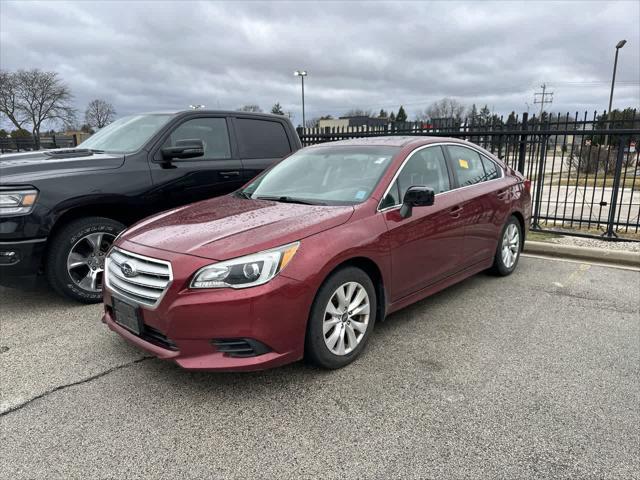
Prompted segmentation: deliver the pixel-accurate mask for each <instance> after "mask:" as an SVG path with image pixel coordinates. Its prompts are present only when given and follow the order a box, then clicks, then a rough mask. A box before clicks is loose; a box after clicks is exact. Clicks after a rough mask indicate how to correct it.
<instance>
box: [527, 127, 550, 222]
mask: <svg viewBox="0 0 640 480" xmlns="http://www.w3.org/2000/svg"><path fill="white" fill-rule="evenodd" d="M546 160H547V135H541V136H540V160H539V161H538V176H537V177H536V198H535V202H534V210H533V218H532V219H531V224H532V225H531V226H532V228H534V229H537V230H542V228H541V227H540V223H539V221H540V204H541V203H542V185H543V183H544V167H545V163H546Z"/></svg>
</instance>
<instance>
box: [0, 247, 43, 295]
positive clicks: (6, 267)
mask: <svg viewBox="0 0 640 480" xmlns="http://www.w3.org/2000/svg"><path fill="white" fill-rule="evenodd" d="M46 243H47V239H46V238H39V239H35V240H21V241H11V242H3V241H0V285H2V286H5V287H12V288H21V287H28V286H30V285H32V284H33V282H34V281H35V278H36V275H37V274H38V272H39V271H40V269H41V267H42V259H43V256H44V251H45V247H46Z"/></svg>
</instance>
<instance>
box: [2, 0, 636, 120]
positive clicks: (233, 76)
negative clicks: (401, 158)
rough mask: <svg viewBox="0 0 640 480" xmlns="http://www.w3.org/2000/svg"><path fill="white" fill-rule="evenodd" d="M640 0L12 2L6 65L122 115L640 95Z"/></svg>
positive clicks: (559, 103)
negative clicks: (52, 75)
mask: <svg viewBox="0 0 640 480" xmlns="http://www.w3.org/2000/svg"><path fill="white" fill-rule="evenodd" d="M639 19H640V2H638V1H637V0H636V1H620V2H613V1H611V2H610V1H593V2H579V1H571V2H553V1H545V2H526V3H525V2H522V3H520V2H516V1H503V2H495V3H493V2H492V3H490V2H460V3H454V2H407V3H400V2H394V3H379V2H335V3H329V2H322V3H320V2H318V3H314V2H295V3H289V2H275V1H274V2H265V3H259V2H250V3H240V2H207V3H195V2H194V3H190V2H177V1H176V2H170V1H162V2H160V1H158V2H134V1H128V2H116V1H105V2H99V3H91V2H75V3H73V2H54V1H47V2H42V3H38V2H8V1H2V2H1V3H0V34H1V37H0V38H1V45H0V65H1V67H2V68H3V69H8V70H15V69H20V68H25V69H27V68H40V69H44V70H54V71H57V72H59V74H60V75H61V77H62V78H63V79H64V81H65V82H66V83H67V84H68V85H69V86H70V87H71V90H72V92H73V94H74V96H75V103H76V107H77V108H78V109H79V110H80V111H81V112H84V108H85V106H86V104H87V102H88V101H89V100H91V99H93V98H104V99H106V100H108V101H110V102H111V103H113V104H114V106H115V107H116V110H117V111H118V114H119V115H124V114H128V113H133V112H140V111H149V110H160V109H168V108H171V109H180V108H184V107H186V106H187V105H189V104H192V103H199V104H205V105H206V106H207V107H210V108H225V109H236V108H238V107H240V106H241V105H243V104H248V103H255V104H258V105H260V106H261V107H262V108H263V109H264V110H265V111H266V110H269V109H270V108H271V106H272V105H273V104H274V103H275V102H280V103H281V104H282V106H283V108H284V110H285V111H291V112H292V114H293V115H294V121H295V122H299V121H300V118H301V114H300V103H301V102H300V80H299V78H296V77H294V76H293V71H294V70H295V69H298V68H303V69H306V70H307V71H308V72H309V75H308V77H307V78H306V81H305V94H306V108H307V118H310V117H315V116H319V115H322V114H333V115H336V114H338V115H339V114H342V113H344V112H345V111H346V110H348V109H350V108H356V107H359V108H365V109H371V110H374V111H378V110H380V108H385V109H387V110H389V109H394V110H397V108H398V106H399V105H400V104H404V106H405V108H406V110H407V111H408V113H409V116H410V118H413V116H414V115H415V114H416V113H418V112H419V111H420V110H424V108H425V107H426V106H428V104H429V103H430V102H432V101H434V100H437V99H439V98H442V97H445V96H449V97H455V98H457V99H458V100H460V101H461V102H463V103H465V104H471V103H476V104H478V105H482V104H485V103H486V104H488V105H489V107H490V108H493V109H494V110H495V111H496V112H497V113H505V114H506V113H508V112H509V111H511V110H516V111H518V112H522V111H526V110H527V105H526V102H528V103H529V104H530V110H531V112H533V110H534V109H536V108H537V107H538V106H534V105H533V104H532V102H533V98H534V96H533V94H534V92H535V91H538V90H539V85H540V84H542V83H543V82H546V83H547V84H548V85H550V90H552V91H553V92H554V103H553V106H552V107H551V108H550V110H552V111H554V112H566V111H572V112H575V111H576V110H581V111H584V110H590V111H593V110H602V109H605V108H606V107H607V103H608V99H609V88H610V82H611V73H612V68H613V57H614V53H615V44H616V43H617V42H618V41H619V40H620V39H623V38H625V39H626V40H627V41H628V43H627V45H626V46H625V47H624V48H623V49H622V50H621V51H620V59H619V62H618V76H617V78H618V83H617V86H616V92H615V96H614V108H615V107H627V106H634V107H640V30H639V28H640V22H639Z"/></svg>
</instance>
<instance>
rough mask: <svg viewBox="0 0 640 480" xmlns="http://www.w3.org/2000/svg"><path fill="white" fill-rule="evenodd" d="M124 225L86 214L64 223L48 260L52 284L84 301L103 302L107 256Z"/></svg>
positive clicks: (55, 236)
mask: <svg viewBox="0 0 640 480" xmlns="http://www.w3.org/2000/svg"><path fill="white" fill-rule="evenodd" d="M124 229H125V226H124V225H123V224H122V223H120V222H116V221H115V220H111V219H110V218H104V217H85V218H79V219H77V220H73V221H72V222H70V223H69V224H67V225H65V226H63V227H62V228H61V229H60V230H59V231H58V232H57V233H56V234H55V235H54V237H53V238H52V239H51V240H50V244H49V249H48V252H47V255H46V260H45V274H46V277H47V280H48V282H49V285H51V287H52V288H53V289H54V290H55V291H56V292H57V293H59V294H60V295H62V296H65V297H68V298H71V299H73V300H77V301H79V302H82V303H97V302H100V301H102V277H103V272H104V258H105V256H106V254H107V251H108V250H109V248H110V247H111V244H112V243H113V241H114V240H115V238H116V237H117V236H118V235H119V234H120V232H122V231H123V230H124Z"/></svg>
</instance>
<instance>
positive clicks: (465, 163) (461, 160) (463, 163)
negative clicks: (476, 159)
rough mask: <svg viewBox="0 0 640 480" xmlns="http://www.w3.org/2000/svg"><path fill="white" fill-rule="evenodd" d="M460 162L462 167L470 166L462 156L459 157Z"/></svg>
mask: <svg viewBox="0 0 640 480" xmlns="http://www.w3.org/2000/svg"><path fill="white" fill-rule="evenodd" d="M458 164H460V168H469V162H467V161H466V160H463V159H462V158H460V159H458Z"/></svg>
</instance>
